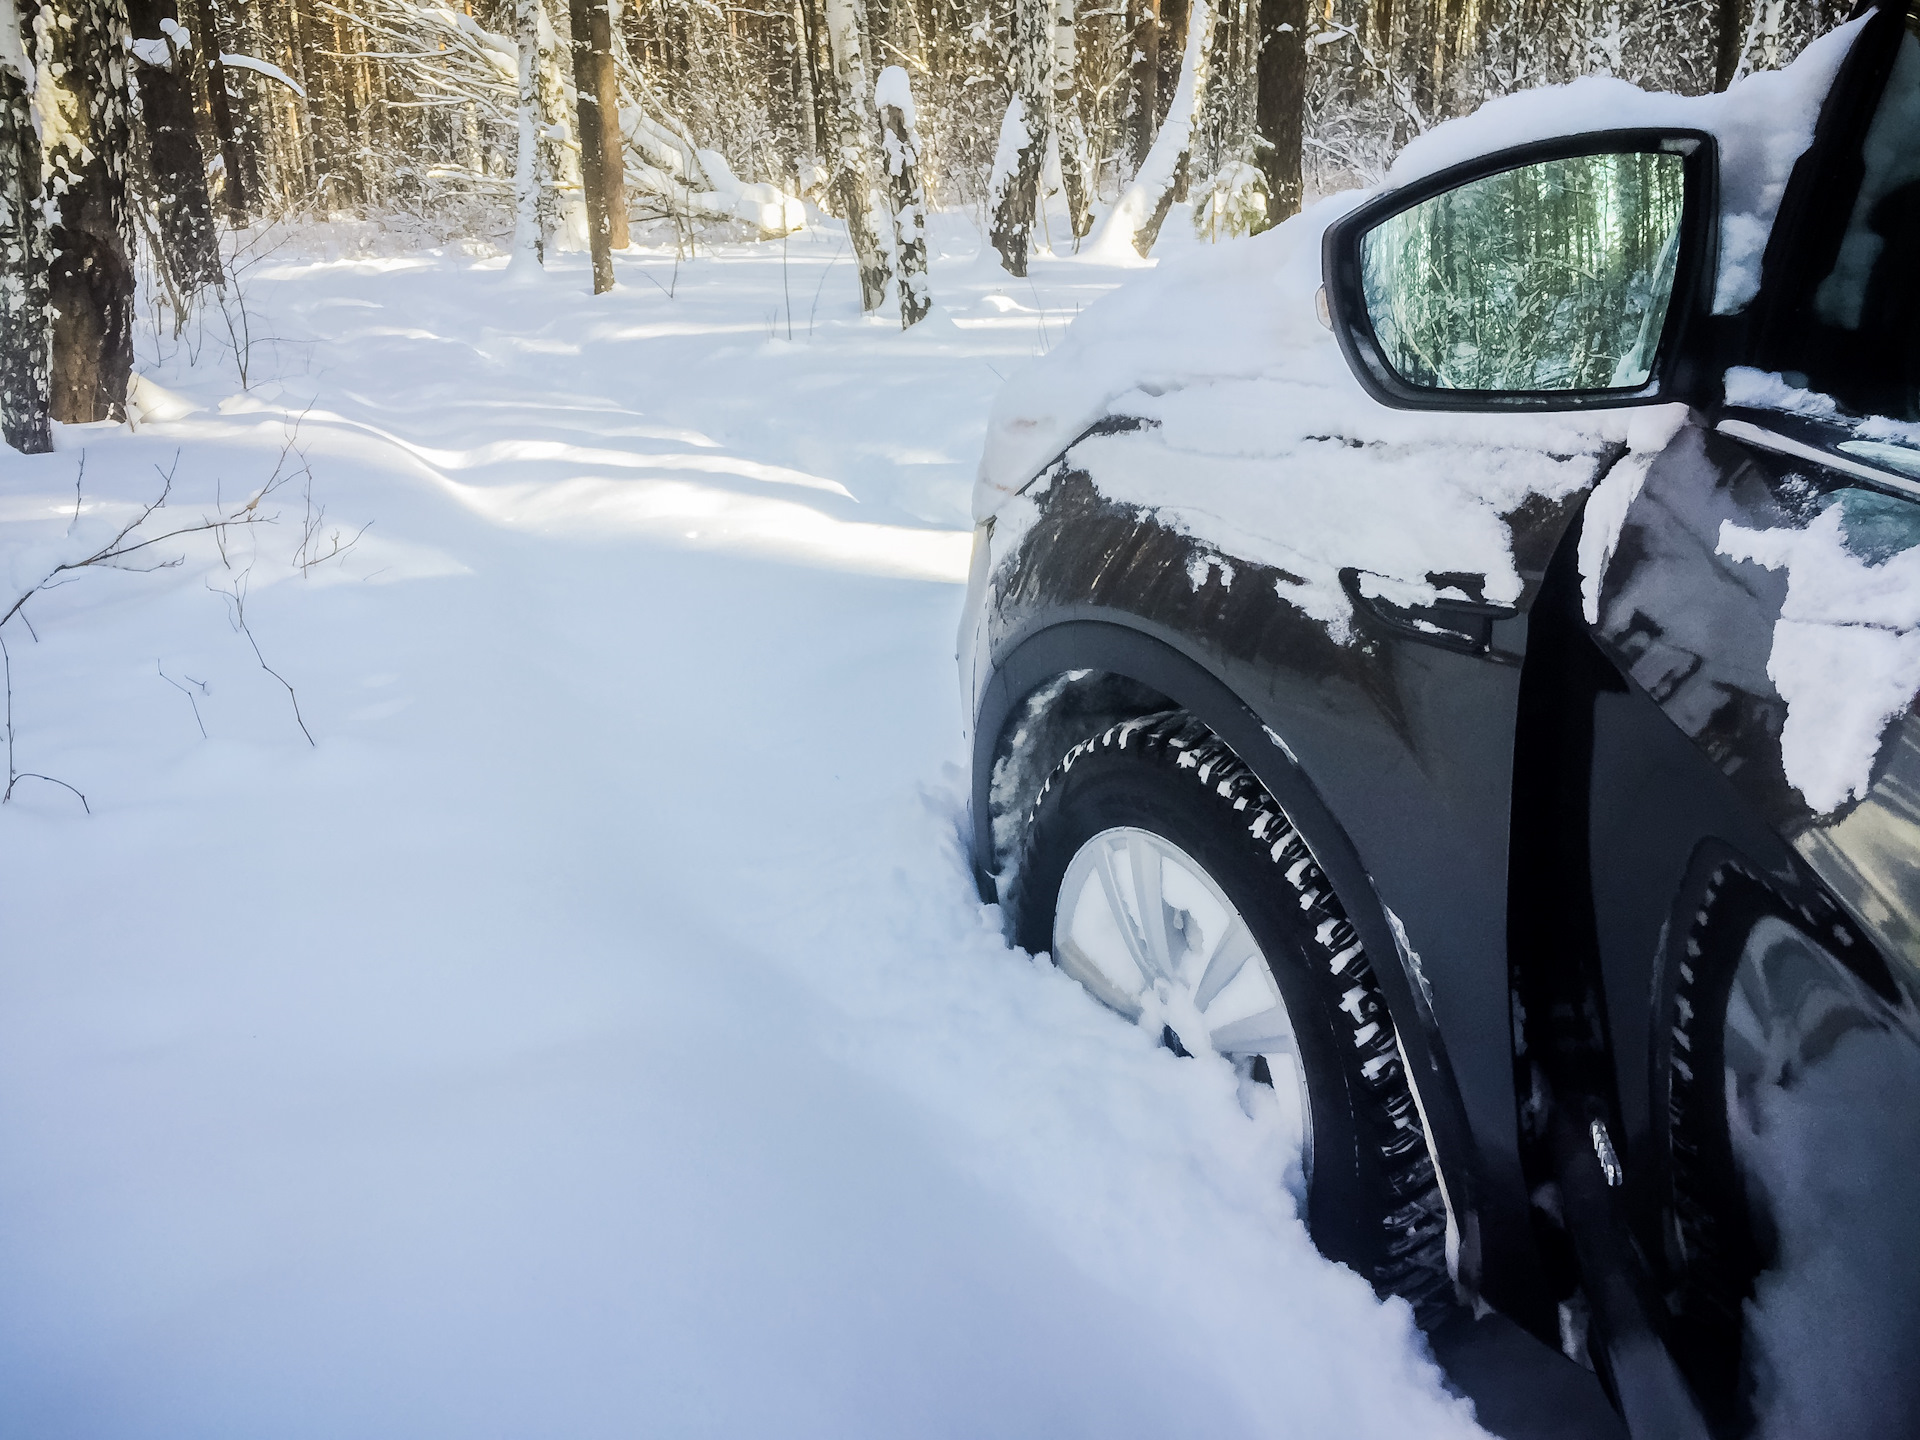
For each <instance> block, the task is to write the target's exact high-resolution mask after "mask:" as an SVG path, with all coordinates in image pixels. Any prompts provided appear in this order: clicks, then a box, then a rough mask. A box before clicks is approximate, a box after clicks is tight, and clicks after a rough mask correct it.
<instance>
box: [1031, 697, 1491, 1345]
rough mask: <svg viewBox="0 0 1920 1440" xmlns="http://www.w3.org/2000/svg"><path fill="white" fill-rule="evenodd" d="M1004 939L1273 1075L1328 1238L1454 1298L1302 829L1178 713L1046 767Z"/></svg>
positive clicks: (1420, 1302)
mask: <svg viewBox="0 0 1920 1440" xmlns="http://www.w3.org/2000/svg"><path fill="white" fill-rule="evenodd" d="M1008 898H1009V903H1010V908H1011V912H1012V917H1013V921H1014V927H1015V937H1016V939H1017V940H1018V941H1019V943H1020V944H1021V945H1022V946H1024V947H1025V948H1027V949H1029V950H1031V951H1033V952H1035V953H1036V954H1037V953H1039V952H1041V951H1048V952H1050V953H1051V954H1052V956H1053V958H1054V961H1055V963H1057V964H1058V965H1059V966H1060V967H1061V968H1062V969H1063V970H1065V971H1066V972H1067V973H1068V974H1070V975H1072V976H1073V977H1074V978H1075V979H1076V980H1078V981H1080V983H1081V984H1083V985H1085V986H1086V987H1087V989H1088V991H1089V992H1091V993H1092V994H1093V995H1094V996H1095V998H1097V999H1099V1000H1100V1001H1101V1002H1102V1003H1104V1004H1106V1005H1108V1006H1109V1007H1111V1008H1112V1009H1114V1010H1116V1011H1117V1012H1119V1013H1120V1014H1122V1015H1124V1016H1126V1017H1127V1018H1128V1019H1130V1020H1133V1021H1135V1022H1137V1023H1139V1024H1142V1025H1144V1026H1146V1027H1147V1028H1149V1029H1150V1030H1152V1031H1154V1032H1156V1033H1158V1034H1159V1035H1160V1037H1161V1038H1162V1040H1163V1041H1164V1042H1165V1043H1166V1044H1167V1045H1168V1046H1169V1048H1171V1049H1174V1050H1176V1051H1177V1052H1179V1053H1182V1054H1186V1053H1198V1052H1202V1051H1205V1050H1213V1051H1215V1052H1216V1053H1219V1054H1222V1055H1225V1056H1226V1057H1228V1058H1229V1059H1231V1060H1234V1061H1235V1062H1236V1063H1237V1064H1238V1065H1240V1066H1241V1067H1242V1068H1243V1073H1245V1074H1247V1075H1248V1076H1249V1077H1250V1078H1252V1079H1255V1080H1259V1081H1264V1082H1267V1083H1270V1084H1271V1085H1272V1086H1273V1088H1274V1092H1275V1095H1276V1097H1277V1099H1278V1101H1279V1103H1280V1106H1281V1109H1282V1111H1283V1114H1285V1115H1286V1116H1287V1117H1289V1118H1290V1119H1291V1121H1292V1123H1293V1124H1294V1126H1295V1128H1296V1130H1297V1133H1298V1134H1299V1136H1300V1139H1301V1146H1302V1157H1301V1158H1302V1170H1303V1173H1304V1175H1305V1177H1306V1186H1307V1205H1306V1212H1307V1214H1306V1218H1307V1225H1308V1228H1309V1230H1310V1231H1311V1232H1312V1234H1313V1237H1314V1240H1315V1242H1316V1243H1317V1244H1318V1245H1319V1246H1320V1248H1321V1249H1322V1250H1323V1251H1324V1252H1326V1253H1327V1254H1328V1255H1330V1256H1331V1257H1333V1258H1334V1259H1336V1260H1340V1261H1342V1262H1344V1263H1346V1264H1348V1265H1350V1266H1352V1267H1353V1268H1354V1269H1356V1270H1358V1271H1359V1272H1360V1273H1361V1274H1363V1275H1365V1276H1367V1277H1368V1279H1370V1280H1371V1281H1372V1282H1373V1284H1374V1286H1375V1288H1376V1289H1377V1290H1379V1291H1380V1292H1381V1293H1382V1294H1396V1295H1400V1296H1402V1297H1404V1298H1405V1299H1407V1300H1408V1301H1409V1302H1411V1303H1412V1304H1413V1306H1414V1309H1415V1312H1416V1314H1417V1315H1418V1316H1419V1318H1420V1320H1421V1322H1422V1323H1423V1324H1426V1325H1431V1324H1434V1323H1437V1322H1438V1321H1439V1320H1440V1319H1442V1318H1444V1317H1445V1316H1446V1315H1447V1314H1448V1313H1449V1312H1450V1310H1451V1308H1452V1293H1453V1289H1452V1281H1451V1279H1450V1278H1449V1276H1448V1273H1447V1268H1446V1214H1445V1207H1444V1204H1443V1202H1442V1200H1441V1197H1440V1192H1439V1184H1438V1180H1437V1177H1436V1175H1435V1173H1434V1168H1433V1162H1432V1159H1431V1157H1430V1155H1429V1153H1428V1150H1427V1145H1426V1136H1425V1133H1424V1131H1423V1129H1422V1126H1421V1121H1420V1115H1419V1111H1418V1108H1417V1107H1416V1105H1415V1104H1414V1099H1413V1095H1412V1092H1411V1090H1410V1088H1409V1086H1408V1082H1407V1076H1406V1072H1405V1068H1404V1065H1403V1064H1402V1061H1401V1058H1400V1052H1399V1045H1398V1041H1397V1038H1396V1036H1395V1034H1394V1029H1393V1024H1392V1021H1391V1019H1390V1018H1389V1017H1388V1014H1387V1010H1386V1005H1385V1003H1384V1001H1383V1000H1382V998H1381V995H1380V991H1379V987H1378V984H1377V983H1376V981H1375V979H1374V975H1373V969H1372V966H1371V964H1370V963H1369V961H1368V959H1367V955H1366V952H1365V949H1364V947H1363V946H1362V945H1361V943H1360V940H1359V937H1358V935H1356V934H1355V932H1354V929H1353V926H1352V925H1351V924H1350V923H1349V921H1348V920H1347V917H1346V914H1345V912H1344V911H1343V910H1342V909H1341V906H1340V902H1339V900H1338V899H1337V898H1336V897H1335V896H1334V894H1333V892H1332V889H1331V887H1330V886H1329V885H1328V883H1327V880H1326V877H1325V876H1324V875H1323V874H1322V873H1321V870H1320V867H1319V865H1318V864H1317V863H1316V862H1315V860H1314V858H1313V855H1312V853H1311V851H1309V850H1308V848H1307V845H1306V842H1305V841H1304V840H1303V839H1302V838H1301V836H1300V834H1299V832H1298V831H1297V830H1296V829H1295V828H1294V826H1293V825H1292V823H1291V822H1290V821H1289V820H1288V819H1287V817H1286V815H1285V814H1284V813H1283V812H1282V811H1281V809H1280V807H1279V805H1278V804H1277V803H1275V801H1274V799H1273V797H1272V796H1271V795H1270V794H1268V792H1267V790H1266V788H1265V787H1264V786H1263V785H1261V783H1260V782H1259V780H1258V779H1257V778H1255V776H1254V775H1253V772H1252V771H1250V770H1249V769H1247V767H1246V766H1245V765H1244V764H1242V763H1241V762H1240V760H1239V759H1238V757H1237V756H1235V755H1234V754H1233V752H1232V751H1231V750H1229V749H1228V748H1227V746H1226V745H1225V744H1224V743H1223V742H1221V741H1220V739H1219V738H1218V737H1216V736H1215V735H1214V734H1213V733H1212V732H1211V731H1209V730H1208V729H1206V727H1205V726H1203V725H1201V724H1200V723H1199V722H1198V721H1196V720H1195V719H1194V718H1193V717H1192V716H1190V715H1188V714H1186V713H1185V712H1183V711H1169V712H1165V713H1162V714H1159V715H1152V716H1148V717H1146V718H1144V719H1140V720H1129V721H1125V722H1123V723H1121V724H1118V725H1115V726H1113V727H1112V728H1111V729H1109V730H1107V731H1105V732H1104V733H1103V734H1100V735H1097V736H1095V737H1094V738H1092V739H1090V740H1087V741H1085V742H1083V743H1081V744H1080V745H1077V746H1075V747H1074V748H1073V749H1072V750H1070V751H1069V752H1068V753H1067V755H1066V757H1065V758H1064V759H1063V760H1062V761H1061V762H1060V764H1059V766H1058V767H1056V768H1055V770H1054V772H1053V774H1052V775H1051V776H1050V777H1049V778H1048V780H1047V783H1046V785H1045V787H1044V788H1043V789H1042V791H1041V793H1040V796H1039V798H1038V799H1037V800H1036V801H1035V802H1034V806H1033V810H1032V812H1031V814H1030V816H1029V818H1028V822H1027V825H1026V827H1025V829H1024V831H1023V833H1022V835H1021V838H1020V842H1019V848H1018V852H1017V854H1016V855H1015V857H1014V866H1013V876H1012V884H1011V886H1010V892H1009V897H1008Z"/></svg>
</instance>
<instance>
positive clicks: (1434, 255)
mask: <svg viewBox="0 0 1920 1440" xmlns="http://www.w3.org/2000/svg"><path fill="white" fill-rule="evenodd" d="M1684 163H1685V162H1684V161H1683V160H1682V158H1681V157H1680V156H1679V155H1674V154H1666V153H1648V152H1637V153H1631V154H1606V155H1580V156H1574V157H1572V158H1569V159H1563V160H1547V161H1543V162H1541V163H1539V164H1535V165H1523V166H1520V167H1519V168H1517V169H1513V170H1507V171H1503V172H1501V173H1500V174H1498V175H1489V176H1486V177H1484V178H1482V179H1479V180H1475V181H1472V182H1471V183H1469V184H1466V185H1461V186H1459V187H1457V188H1455V189H1452V190H1448V191H1445V192H1444V193H1442V194H1439V195H1435V196H1433V197H1432V198H1431V199H1428V200H1424V201H1422V202H1421V203H1420V204H1418V205H1415V206H1412V207H1411V208H1409V209H1406V210H1403V211H1401V212H1400V213H1399V214H1397V215H1393V216H1390V217H1389V218H1387V219H1386V220H1384V221H1382V222H1381V223H1380V224H1379V225H1378V226H1376V227H1375V228H1374V229H1373V230H1371V231H1369V232H1368V233H1367V235H1366V236H1365V237H1364V239H1363V240H1362V242H1361V277H1362V284H1363V285H1364V287H1365V294H1366V303H1367V312H1368V317H1369V319H1370V320H1371V321H1372V323H1373V329H1374V333H1375V335H1376V336H1377V337H1378V338H1379V342H1380V349H1381V353H1382V356H1383V358H1384V359H1385V360H1386V362H1387V363H1388V364H1389V365H1391V366H1392V367H1393V369H1394V370H1395V371H1397V372H1398V373H1399V375H1400V377H1401V379H1403V380H1405V381H1406V382H1407V383H1408V384H1410V385H1416V386H1421V387H1424V388H1428V389H1436V390H1533V391H1540V390H1548V391H1573V390H1610V389H1632V388H1635V387H1637V386H1640V385H1643V384H1645V383H1646V381H1647V379H1648V377H1649V376H1651V375H1652V373H1653V361H1654V355H1655V352H1656V351H1657V350H1658V348H1659V343H1660V335H1661V331H1662V329H1663V328H1664V326H1665V324H1666V316H1667V306H1668V301H1669V299H1670V298H1671V295H1672V291H1673V278H1674V270H1675V266H1676V262H1677V257H1678V252H1679V248H1680V218H1681V212H1682V209H1683V202H1684V198H1685V188H1686V186H1685V176H1684Z"/></svg>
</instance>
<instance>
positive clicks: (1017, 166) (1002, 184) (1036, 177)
mask: <svg viewBox="0 0 1920 1440" xmlns="http://www.w3.org/2000/svg"><path fill="white" fill-rule="evenodd" d="M1053 28H1054V17H1053V4H1052V0H1015V4H1014V10H1013V98H1012V99H1011V100H1009V101H1008V102H1007V113H1006V116H1005V118H1004V119H1002V120H1001V122H1000V144H999V146H998V148H997V149H996V150H995V153H994V157H993V174H992V176H991V177H990V178H989V180H988V182H987V209H988V214H989V222H988V224H989V229H988V232H987V236H988V239H989V240H990V241H991V243H992V245H993V248H994V249H995V250H997V251H999V252H1000V263H1001V265H1002V266H1003V267H1005V269H1006V271H1007V273H1008V274H1009V275H1025V274H1026V273H1027V251H1028V249H1029V248H1030V245H1031V242H1032V238H1033V221H1034V211H1035V208H1036V206H1037V202H1038V200H1039V190H1040V170H1041V167H1042V165H1043V164H1044V163H1045V161H1046V156H1047V137H1048V134H1049V132H1050V131H1051V130H1052V128H1053V45H1054V39H1053Z"/></svg>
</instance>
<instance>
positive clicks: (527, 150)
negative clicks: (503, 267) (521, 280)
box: [508, 0, 547, 269]
mask: <svg viewBox="0 0 1920 1440" xmlns="http://www.w3.org/2000/svg"><path fill="white" fill-rule="evenodd" d="M544 8H545V7H544V6H542V5H541V3H540V0H513V38H514V45H515V49H516V51H517V56H518V60H519V77H518V78H519V95H518V96H517V97H516V98H517V99H518V102H519V103H518V106H517V111H516V116H515V118H516V120H517V121H518V125H517V127H516V133H515V137H514V138H515V145H514V152H513V258H512V259H511V260H510V261H508V268H509V269H513V268H519V269H528V268H532V267H537V266H540V265H543V264H545V263H546V258H547V247H546V238H547V237H546V227H545V226H544V225H543V224H542V223H541V218H540V211H541V201H542V199H543V198H544V197H545V195H546V192H547V186H546V184H545V180H546V176H545V175H544V174H543V173H542V172H543V169H544V167H543V166H542V165H541V163H540V160H541V154H540V150H541V145H540V28H541V25H540V22H541V21H542V20H544V19H545V18H546V16H545V14H544V13H543V12H544Z"/></svg>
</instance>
